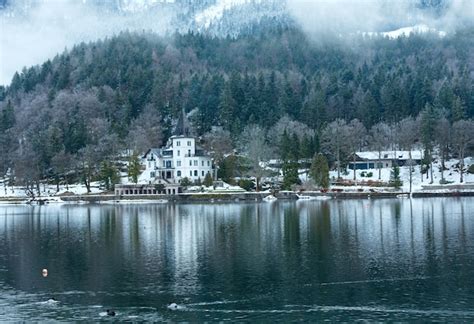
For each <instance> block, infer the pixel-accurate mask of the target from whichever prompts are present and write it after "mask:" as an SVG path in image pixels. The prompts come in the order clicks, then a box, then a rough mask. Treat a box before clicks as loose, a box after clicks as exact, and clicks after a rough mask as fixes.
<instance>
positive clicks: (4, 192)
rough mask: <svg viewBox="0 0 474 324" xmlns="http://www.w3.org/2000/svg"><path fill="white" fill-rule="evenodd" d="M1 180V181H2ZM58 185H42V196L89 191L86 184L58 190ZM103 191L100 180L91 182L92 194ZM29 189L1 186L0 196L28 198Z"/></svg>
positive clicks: (76, 193)
mask: <svg viewBox="0 0 474 324" xmlns="http://www.w3.org/2000/svg"><path fill="white" fill-rule="evenodd" d="M0 182H1V181H0ZM56 189H57V187H56V185H43V184H41V185H40V191H41V197H43V198H44V197H53V196H57V195H62V194H66V193H68V192H69V193H71V194H75V195H83V194H86V193H87V189H86V186H84V185H82V184H73V185H69V186H68V188H66V186H63V185H61V186H59V191H58V192H57V191H56ZM34 192H35V194H36V195H37V194H38V193H37V192H36V189H35V191H34ZM101 192H103V190H102V189H100V188H99V183H98V182H93V183H91V194H98V193H101ZM27 197H28V195H27V191H26V188H25V187H22V186H14V187H11V186H6V187H5V186H1V187H0V198H27Z"/></svg>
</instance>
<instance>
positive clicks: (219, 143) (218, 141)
mask: <svg viewBox="0 0 474 324" xmlns="http://www.w3.org/2000/svg"><path fill="white" fill-rule="evenodd" d="M203 140H204V147H205V148H206V150H208V151H209V152H211V154H212V156H213V157H214V161H215V162H216V163H218V164H219V163H220V162H222V160H223V159H224V157H225V155H226V154H230V153H232V151H233V145H232V139H231V137H230V132H229V131H226V130H224V129H222V128H214V129H212V130H211V131H210V132H208V133H206V134H204V136H203Z"/></svg>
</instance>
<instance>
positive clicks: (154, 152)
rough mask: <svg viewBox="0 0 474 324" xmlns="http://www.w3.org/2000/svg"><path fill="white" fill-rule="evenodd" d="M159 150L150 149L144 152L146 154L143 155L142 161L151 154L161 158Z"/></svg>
mask: <svg viewBox="0 0 474 324" xmlns="http://www.w3.org/2000/svg"><path fill="white" fill-rule="evenodd" d="M161 151H162V150H161V149H159V148H151V149H149V150H148V151H146V153H145V154H144V155H143V157H142V158H143V159H144V158H146V157H147V156H148V154H153V155H154V156H157V157H161Z"/></svg>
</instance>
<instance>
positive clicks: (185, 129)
mask: <svg viewBox="0 0 474 324" xmlns="http://www.w3.org/2000/svg"><path fill="white" fill-rule="evenodd" d="M173 135H174V136H191V124H190V123H189V120H188V118H187V117H186V112H185V111H184V108H183V110H182V111H181V115H180V116H179V119H178V123H177V124H176V127H175V129H174V132H173Z"/></svg>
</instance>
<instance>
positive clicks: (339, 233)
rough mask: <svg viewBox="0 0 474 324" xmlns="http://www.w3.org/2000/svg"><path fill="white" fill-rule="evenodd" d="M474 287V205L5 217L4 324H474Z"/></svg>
mask: <svg viewBox="0 0 474 324" xmlns="http://www.w3.org/2000/svg"><path fill="white" fill-rule="evenodd" d="M42 269H47V270H48V276H47V277H43V276H42ZM473 279H474V199H473V198H459V199H457V198H430V199H413V200H410V199H391V200H333V201H303V202H275V203H255V204H253V203H252V204H238V203H236V204H199V205H198V204H189V205H186V204H176V205H175V204H165V205H163V204H134V205H61V206H36V207H35V206H0V322H5V321H82V320H83V321H101V320H109V319H110V320H114V321H193V322H195V321H225V320H231V321H265V322H275V321H281V322H288V321H324V320H328V321H357V320H364V321H366V320H368V321H419V320H420V321H449V322H471V323H472V322H473V320H474V280H473ZM53 297H54V298H56V299H57V300H58V302H57V303H51V302H47V300H48V299H50V298H53ZM171 302H175V303H177V304H178V305H179V307H178V309H177V310H176V311H170V310H168V309H167V307H166V306H167V304H168V303H171ZM106 309H113V310H115V312H116V314H117V315H116V316H115V317H114V318H113V319H112V318H108V317H106V316H104V315H105V311H106Z"/></svg>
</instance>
